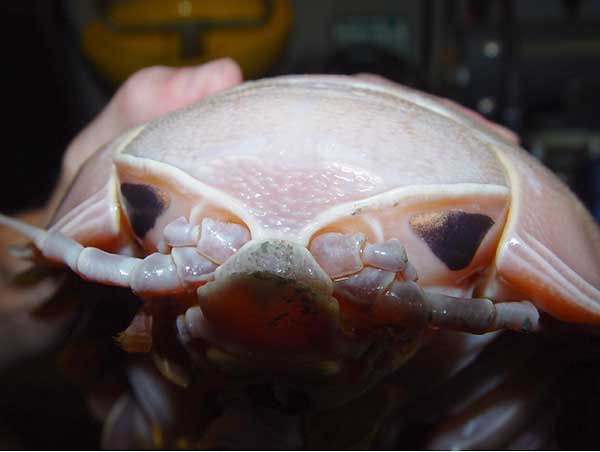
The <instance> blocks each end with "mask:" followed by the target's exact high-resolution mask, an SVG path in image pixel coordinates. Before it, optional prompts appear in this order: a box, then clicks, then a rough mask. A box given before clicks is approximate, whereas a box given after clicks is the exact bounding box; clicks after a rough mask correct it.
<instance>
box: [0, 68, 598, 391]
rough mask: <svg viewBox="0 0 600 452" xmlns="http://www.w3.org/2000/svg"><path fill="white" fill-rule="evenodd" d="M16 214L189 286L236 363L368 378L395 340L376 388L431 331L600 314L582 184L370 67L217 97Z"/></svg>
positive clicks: (94, 271) (95, 273) (376, 375)
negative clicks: (53, 206) (42, 205)
mask: <svg viewBox="0 0 600 452" xmlns="http://www.w3.org/2000/svg"><path fill="white" fill-rule="evenodd" d="M0 221H1V222H2V223H3V224H5V225H7V226H9V227H12V228H14V229H16V230H18V231H21V232H22V233H23V234H24V235H26V236H28V237H30V238H31V239H32V241H33V242H32V243H33V245H34V246H35V247H36V248H37V249H38V250H39V254H40V255H41V256H42V257H43V258H45V259H47V260H49V261H53V262H58V263H60V264H64V265H67V266H69V267H70V268H71V269H72V270H73V271H74V272H75V273H77V274H78V275H80V276H81V277H82V278H84V279H87V280H90V281H94V282H99V283H104V284H109V285H115V286H123V287H126V288H130V289H131V290H132V291H133V292H134V293H135V294H136V295H138V296H139V297H141V298H143V299H145V300H148V301H151V302H153V303H161V302H164V303H169V302H173V301H172V300H173V299H174V298H175V299H177V300H178V302H179V303H181V300H185V302H183V303H181V306H182V308H181V312H180V315H179V317H178V318H177V332H178V333H177V334H178V336H179V339H180V341H181V342H182V343H183V344H184V345H186V344H188V345H189V344H190V343H192V344H202V347H201V349H202V350H203V352H204V353H205V355H206V356H205V357H206V359H207V360H208V361H210V362H213V363H214V364H215V365H217V367H219V368H220V369H221V370H225V371H226V372H227V371H229V370H231V369H236V372H237V373H239V372H241V370H240V369H243V372H246V371H247V372H255V373H261V372H263V373H264V372H266V370H265V369H268V372H281V373H286V374H287V373H289V374H290V375H292V376H293V375H298V374H301V375H303V376H306V375H307V374H309V375H313V374H318V375H320V376H336V375H337V376H342V375H349V373H350V371H349V370H348V369H350V368H351V367H352V366H349V365H348V364H349V363H352V362H353V360H355V359H357V357H358V356H362V354H363V352H364V351H365V350H367V349H368V348H369V347H371V346H372V345H373V344H384V343H385V344H386V347H388V348H389V349H390V350H394V353H393V354H392V356H393V359H392V358H390V359H389V360H386V364H385V365H384V366H380V368H378V369H377V370H373V371H372V372H371V374H370V375H369V376H368V377H365V379H364V381H363V383H364V385H365V386H367V385H368V384H372V383H373V382H374V381H376V380H378V379H380V378H382V377H383V376H384V375H386V374H389V373H390V372H391V371H393V370H394V369H396V368H397V367H398V366H400V365H401V364H402V362H404V361H406V359H408V358H409V357H410V356H412V355H413V354H414V353H415V352H416V351H417V350H418V348H419V344H420V343H421V338H422V337H423V334H424V332H427V334H429V333H430V332H432V331H433V332H434V334H435V331H436V330H440V329H450V330H457V331H463V332H470V333H485V332H490V331H495V330H504V329H512V330H517V331H524V332H529V331H535V330H537V329H539V328H540V318H541V317H540V315H542V318H543V316H550V317H554V318H556V319H558V320H560V321H562V322H567V323H573V324H587V325H593V326H596V325H598V324H599V323H600V232H599V230H598V227H597V225H596V224H595V222H594V220H593V218H592V217H591V216H590V214H589V213H588V212H587V211H586V210H585V208H584V207H583V206H582V204H581V203H580V202H579V201H578V200H577V199H576V197H575V196H574V195H573V194H572V193H571V192H570V191H569V190H568V188H566V187H565V186H564V185H563V184H562V183H561V182H560V181H559V180H558V179H557V178H556V177H555V176H553V175H552V174H551V173H550V172H549V171H548V170H547V169H545V168H544V167H543V166H542V165H541V164H539V163H538V162H537V161H536V160H535V159H534V158H532V157H531V156H529V155H528V154H527V153H526V152H525V151H523V150H522V149H520V148H518V147H517V146H516V145H515V144H514V143H513V142H512V141H511V140H510V139H509V137H508V134H507V133H505V132H503V131H502V130H501V129H500V128H499V127H496V126H493V125H490V124H487V123H486V122H485V121H483V120H481V119H478V118H476V117H475V116H474V115H472V114H469V113H466V112H464V111H462V110H461V109H460V108H457V107H455V106H453V105H451V104H448V103H444V102H441V101H439V100H438V99H436V98H433V97H431V96H428V95H425V94H422V93H418V92H416V91H412V90H409V89H406V88H402V87H399V86H392V85H388V84H382V83H375V82H370V81H367V80H360V79H357V78H352V77H342V76H296V77H281V78H274V79H270V80H269V79H268V80H263V81H258V82H250V83H246V84H243V85H241V86H239V87H237V88H234V89H232V90H229V91H227V92H224V93H220V94H217V95H215V96H213V97H210V98H207V99H206V100H204V101H202V102H200V103H198V104H194V105H192V106H190V107H188V108H185V109H183V110H179V111H177V112H174V113H172V114H169V115H167V116H164V117H162V118H160V119H157V120H154V121H152V122H149V123H147V124H145V125H142V126H140V127H137V128H135V129H133V130H131V131H130V132H128V133H126V134H124V135H123V136H121V137H119V138H118V139H116V140H115V141H113V142H112V143H110V144H108V145H107V146H105V147H104V148H102V149H101V150H99V151H98V152H97V153H96V154H95V155H94V156H93V157H92V158H90V159H89V160H88V161H87V163H85V165H84V166H83V167H82V168H81V170H80V172H79V175H78V177H77V178H76V180H75V181H74V183H73V184H72V187H71V189H70V191H69V193H68V194H67V195H66V197H65V199H64V200H63V202H62V204H61V206H60V207H59V209H58V211H57V212H56V214H55V216H54V219H53V221H52V223H51V225H50V227H49V229H48V230H41V229H36V228H33V227H31V226H28V225H26V224H24V223H21V222H18V221H16V220H12V219H10V218H8V217H1V220H0ZM136 322H137V323H136ZM144 325H145V324H144V322H143V321H140V319H138V320H137V321H134V324H132V327H134V329H135V328H137V329H138V330H140V329H141V330H143V329H144ZM148 328H149V326H148ZM345 371H347V373H344V372H345ZM294 378H295V377H294ZM336 378H337V377H336ZM340 378H341V377H340ZM349 392H352V393H356V388H355V387H353V389H352V390H351V391H349ZM344 397H348V394H345V395H344ZM344 397H342V398H344Z"/></svg>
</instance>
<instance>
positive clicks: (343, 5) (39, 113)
mask: <svg viewBox="0 0 600 452" xmlns="http://www.w3.org/2000/svg"><path fill="white" fill-rule="evenodd" d="M215 1H217V0H215ZM75 3H78V0H74V1H66V0H65V1H58V0H30V1H28V2H22V1H9V0H4V1H2V2H1V3H0V22H1V27H0V49H1V52H2V53H1V56H2V67H1V70H0V74H1V81H2V86H1V88H0V89H1V90H2V97H1V99H2V107H3V110H4V111H3V113H4V114H3V120H2V124H3V125H2V127H1V131H2V142H3V144H2V165H0V168H2V176H1V177H0V211H2V212H16V211H19V210H22V209H25V208H28V207H32V206H39V205H42V204H43V203H44V201H45V200H46V198H47V196H48V194H49V192H50V190H51V188H52V186H53V184H54V182H55V180H56V177H57V172H58V168H59V164H60V159H61V156H62V152H63V151H64V149H65V147H66V145H67V144H68V142H69V141H70V140H71V139H72V138H73V137H74V136H75V134H76V133H77V132H78V131H79V130H80V129H81V128H82V127H83V126H84V125H85V124H87V123H88V122H89V121H90V120H91V119H92V118H93V117H94V115H95V114H97V112H98V111H99V110H100V109H101V108H102V106H103V105H104V104H105V102H106V101H107V100H108V99H109V98H110V96H111V93H112V92H113V90H114V89H115V87H114V86H112V85H111V83H110V82H108V81H107V80H105V79H103V77H102V76H101V75H100V74H99V73H98V72H97V71H96V69H95V68H94V65H93V64H92V63H91V62H90V61H88V60H86V58H85V57H84V56H83V54H82V52H81V49H80V44H79V30H80V24H81V18H80V17H77V12H76V11H75V10H76V9H77V8H74V7H73V5H74V4H75ZM79 3H93V2H91V1H90V0H88V1H87V2H83V0H79ZM100 3H102V2H100ZM103 3H106V2H103ZM290 4H291V6H292V11H293V19H294V23H293V26H292V29H291V32H290V34H289V36H288V39H287V42H286V47H285V50H284V53H283V55H282V56H281V57H280V58H279V59H278V60H277V61H276V62H275V63H274V64H273V66H272V67H271V68H270V69H269V70H268V71H267V72H265V73H264V74H263V75H264V76H269V75H277V74H284V73H307V72H308V73H316V72H320V73H323V72H327V73H355V72H362V71H366V72H375V73H379V74H381V75H384V76H386V77H388V78H390V79H392V80H395V81H398V82H401V83H405V84H408V85H411V86H414V87H416V88H419V89H422V90H425V91H429V92H433V93H436V94H438V95H442V96H446V97H451V98H453V99H455V100H457V101H459V102H461V103H463V104H464V105H466V106H468V107H470V108H473V109H474V110H477V111H479V112H480V113H481V114H483V115H485V116H486V117H488V118H489V119H491V120H494V121H496V122H499V123H501V124H504V125H506V126H507V127H509V128H511V129H513V130H514V131H516V132H518V133H519V134H520V135H521V137H522V140H523V143H524V146H525V147H526V148H527V149H529V150H531V152H533V153H534V154H535V155H536V156H538V157H539V158H541V159H542V160H543V161H544V162H545V163H546V164H547V165H548V166H550V167H551V168H552V169H553V170H554V171H556V172H557V173H558V174H559V176H560V177H562V178H563V179H564V180H565V181H566V182H567V183H568V184H569V185H570V186H571V187H572V188H573V189H574V190H575V191H576V193H577V194H578V195H579V196H580V197H581V199H582V200H583V201H584V202H585V203H586V205H587V206H588V207H589V208H590V209H591V210H592V212H593V213H594V215H595V216H596V218H597V219H600V162H599V159H600V114H599V113H598V110H599V107H598V105H600V0H580V1H577V0H571V1H566V0H564V1H561V0H544V1H536V0H514V1H508V0H507V1H474V0H463V1H445V0H412V1H408V0H406V1H398V0H387V1H386V0H369V1H359V0H290ZM378 30H379V31H378ZM29 365H30V364H28V363H25V364H24V365H23V366H21V367H19V368H17V369H13V370H11V371H10V372H8V373H5V374H3V375H2V377H1V378H0V386H2V389H3V391H2V395H1V397H0V440H2V441H3V443H2V444H0V446H3V445H7V444H8V445H10V444H11V442H10V440H11V438H10V436H7V437H5V438H4V437H3V435H5V433H4V432H9V431H10V432H14V431H17V432H18V439H16V442H15V447H16V446H25V447H32V448H38V447H66V448H68V447H69V446H70V445H71V446H72V445H73V444H74V443H75V444H77V447H78V448H79V447H83V448H85V447H97V434H98V430H97V428H98V427H97V425H95V424H94V423H93V422H92V421H91V420H90V419H89V417H87V415H86V410H85V408H84V405H83V401H82V400H81V399H80V398H79V396H77V395H76V392H74V391H72V388H71V386H70V385H69V384H67V383H65V382H64V381H63V380H62V379H61V377H60V375H59V374H57V373H52V372H50V373H49V374H48V375H46V376H44V378H43V379H42V380H40V378H34V377H32V374H35V373H36V372H38V370H37V369H39V363H37V364H36V365H35V366H34V367H33V368H29V367H28V366H29ZM46 368H47V369H50V368H51V366H47V367H46ZM15 382H18V384H17V385H16V386H15ZM588 383H589V382H588ZM592 383H593V384H592V386H593V387H595V388H596V392H598V390H597V387H598V383H597V381H596V380H594V381H593V382H592ZM11 385H12V386H11ZM9 388H10V389H9ZM57 388H58V389H57ZM596 397H597V396H596ZM34 399H35V400H37V401H38V402H40V404H38V405H37V406H40V405H41V406H42V407H44V406H45V407H54V408H53V409H52V410H51V411H49V412H42V411H39V412H38V411H34V412H32V411H31V410H30V409H28V408H26V407H28V406H31V405H28V403H27V402H31V400H34ZM579 402H580V401H579ZM61 405H65V406H69V410H70V411H69V412H68V413H67V412H65V411H64V410H61V409H60V408H58V407H60V406H61ZM573 406H574V407H575V408H573V410H575V411H576V410H577V407H580V408H581V407H583V409H589V408H590V407H589V405H585V404H584V405H581V403H580V405H577V404H575V405H573ZM584 414H585V413H584ZM30 426H31V428H30ZM33 426H35V427H33ZM44 426H45V427H44ZM59 426H60V428H59ZM40 432H42V433H40ZM585 433H586V434H587V436H585V435H583V436H582V437H581V438H580V440H579V442H578V441H577V438H576V435H574V434H573V435H572V436H573V438H572V439H573V440H574V443H573V444H576V445H577V447H585V446H586V445H587V443H586V442H585V441H586V440H589V438H590V437H591V434H592V433H593V432H590V431H587V432H585ZM42 436H43V437H42Z"/></svg>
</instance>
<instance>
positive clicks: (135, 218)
mask: <svg viewBox="0 0 600 452" xmlns="http://www.w3.org/2000/svg"><path fill="white" fill-rule="evenodd" d="M121 194H122V195H123V201H124V204H125V210H126V212H127V216H128V217H129V221H130V223H131V227H132V229H133V232H134V233H135V235H137V236H138V237H140V238H143V237H144V236H145V235H146V233H147V232H148V231H149V230H150V229H152V228H153V227H154V224H155V223H156V219H157V218H158V217H159V215H160V214H161V213H163V212H164V211H165V209H166V208H167V207H168V205H169V198H168V197H167V196H166V195H165V194H164V193H163V192H162V191H161V190H159V189H158V188H155V187H152V186H151V185H145V184H121Z"/></svg>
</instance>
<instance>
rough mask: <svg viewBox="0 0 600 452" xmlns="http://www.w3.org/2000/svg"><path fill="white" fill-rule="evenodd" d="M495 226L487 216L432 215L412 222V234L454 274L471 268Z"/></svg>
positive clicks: (473, 214) (445, 212) (477, 214)
mask: <svg viewBox="0 0 600 452" xmlns="http://www.w3.org/2000/svg"><path fill="white" fill-rule="evenodd" d="M493 224H494V221H493V220H492V219H491V218H490V217H488V216H487V215H482V214H479V213H468V212H463V211H461V210H447V211H442V212H428V213H423V214H418V215H415V216H414V217H412V218H411V219H410V227H411V228H412V230H413V231H414V232H415V233H416V234H417V235H418V236H419V237H421V238H422V239H423V240H425V243H427V246H428V247H429V249H431V251H432V253H433V254H435V255H436V256H437V257H438V259H440V260H441V261H442V262H443V263H444V264H446V266H447V267H448V268H449V269H450V270H462V269H463V268H466V267H468V266H469V264H470V263H471V260H472V259H473V256H475V253H476V252H477V248H479V245H480V244H481V241H482V240H483V238H484V237H485V234H486V233H487V232H488V230H489V229H490V228H491V227H492V226H493Z"/></svg>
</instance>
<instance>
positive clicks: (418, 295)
mask: <svg viewBox="0 0 600 452" xmlns="http://www.w3.org/2000/svg"><path fill="white" fill-rule="evenodd" d="M371 312H372V316H373V318H374V320H375V321H376V322H378V323H387V324H390V325H397V326H402V327H406V326H413V327H415V326H419V325H423V326H425V325H426V326H429V327H433V328H440V329H447V330H454V331H463V332H466V333H475V334H481V333H487V332H490V331H497V330H507V329H508V330H514V331H519V332H531V331H537V330H538V329H539V312H538V310H537V309H536V308H535V306H533V304H531V303H529V302H528V301H522V302H506V303H493V302H492V301H490V300H488V299H485V298H457V297H450V296H447V295H441V294H437V293H432V292H427V291H424V290H422V289H421V288H420V287H419V286H418V285H417V284H416V283H414V282H412V281H409V282H400V281H394V283H393V284H392V285H391V286H390V288H389V290H388V291H387V292H386V293H385V295H384V296H381V297H378V298H377V300H376V301H375V302H374V303H373V308H372V311H371Z"/></svg>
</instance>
